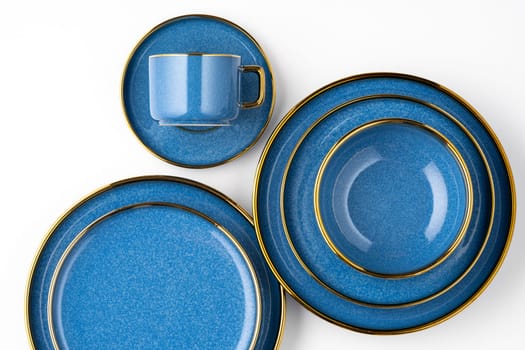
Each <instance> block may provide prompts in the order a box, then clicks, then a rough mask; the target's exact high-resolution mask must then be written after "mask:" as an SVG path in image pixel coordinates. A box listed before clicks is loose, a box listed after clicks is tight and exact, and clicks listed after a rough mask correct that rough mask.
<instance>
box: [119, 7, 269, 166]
mask: <svg viewBox="0 0 525 350" xmlns="http://www.w3.org/2000/svg"><path fill="white" fill-rule="evenodd" d="M209 33H213V35H209ZM191 52H199V53H223V54H234V55H239V56H241V64H243V65H259V66H261V67H262V68H263V69H264V73H265V77H266V91H265V100H264V102H263V103H262V105H261V106H259V107H257V108H249V109H242V110H241V111H240V113H239V116H238V117H237V118H236V119H235V120H233V121H232V125H230V126H224V127H216V128H212V129H206V130H203V129H197V130H195V129H188V128H180V127H172V126H171V127H170V126H160V125H159V124H158V123H157V121H155V120H153V118H152V117H151V116H150V111H149V92H148V57H149V56H150V55H155V54H164V53H191ZM242 79H243V80H242V86H243V89H242V99H243V100H244V101H253V100H255V98H256V97H257V93H258V84H259V82H258V81H257V79H256V78H255V77H254V74H243V76H242ZM274 98H275V92H274V82H273V77H272V70H271V66H270V63H269V61H268V59H267V58H266V55H265V54H264V52H263V50H262V48H261V47H260V45H259V44H258V43H257V42H256V41H255V39H254V38H253V37H252V36H251V35H250V34H248V33H247V32H246V31H245V30H244V29H242V28H240V27H239V26H237V25H236V24H234V23H231V22H230V21H228V20H225V19H222V18H219V17H214V16H209V15H186V16H180V17H176V18H173V19H170V20H168V21H166V22H164V23H161V24H159V25H158V26H156V27H155V28H153V29H152V30H151V31H150V32H149V33H148V34H146V36H145V37H144V38H143V39H142V40H140V42H139V43H138V44H137V46H136V47H135V48H134V49H133V52H132V53H131V55H130V58H129V60H128V62H127V64H126V67H125V70H124V76H123V79H122V104H123V107H124V112H125V114H126V117H127V121H128V123H129V125H130V127H131V129H132V131H133V132H134V133H135V135H136V136H137V137H138V139H139V140H140V141H141V142H142V144H143V145H144V146H145V147H146V148H147V149H148V150H150V151H151V152H152V153H153V154H154V155H156V156H157V157H159V158H160V159H162V160H164V161H167V162H169V163H171V164H174V165H179V166H183V167H189V168H205V167H211V166H216V165H220V164H223V163H225V162H228V161H230V160H233V159H235V158H237V157H239V156H240V155H242V154H243V153H244V152H246V151H247V150H248V149H249V148H250V147H251V146H253V145H254V144H255V142H256V141H257V140H258V139H259V137H260V136H261V135H262V133H263V131H264V129H265V128H266V126H267V125H268V121H269V119H270V117H271V114H272V110H273V105H274Z"/></svg>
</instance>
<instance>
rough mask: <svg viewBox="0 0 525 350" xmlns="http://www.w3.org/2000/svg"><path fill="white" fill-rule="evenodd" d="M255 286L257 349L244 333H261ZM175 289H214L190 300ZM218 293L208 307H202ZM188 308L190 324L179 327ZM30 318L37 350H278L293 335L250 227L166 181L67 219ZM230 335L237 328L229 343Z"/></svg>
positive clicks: (36, 269) (106, 196) (53, 235)
mask: <svg viewBox="0 0 525 350" xmlns="http://www.w3.org/2000/svg"><path fill="white" fill-rule="evenodd" d="M216 223H217V224H216ZM170 227H171V228H170ZM147 233H152V234H151V235H149V234H147ZM153 233H154V234H153ZM243 250H244V252H243ZM126 257H131V258H132V259H131V258H130V259H129V260H126ZM211 260H214V261H215V263H214V264H216V265H214V264H212V263H211ZM248 262H249V263H248ZM184 264H186V265H188V266H186V268H184V267H183V266H182V265H184ZM250 264H251V266H252V267H253V274H252V273H251V272H250V273H248V271H249V270H250V269H251V268H250ZM221 266H222V267H221ZM177 271H178V272H177ZM224 271H230V272H231V273H228V274H224ZM250 276H251V277H250ZM106 277H107V278H106ZM110 277H111V278H110ZM179 278H180V279H179ZM254 280H255V281H256V282H257V283H258V286H257V287H256V289H257V288H258V290H259V294H260V322H257V327H258V336H257V337H256V338H255V343H254V347H250V340H249V338H250V337H251V336H250V331H247V332H246V330H249V329H252V335H253V331H257V329H255V330H254V329H253V326H254V323H253V319H254V317H255V315H254V314H253V311H254V310H253V309H251V311H250V307H249V306H248V305H252V306H253V304H252V302H253V301H254V297H255V298H256V297H257V296H256V294H257V293H256V294H254V292H255V291H256V289H253V286H254V284H253V283H252V282H253V281H254ZM177 281H179V282H180V283H184V285H186V286H189V285H194V287H195V288H199V287H198V286H200V287H203V288H205V289H204V290H200V291H199V290H194V289H193V290H192V289H191V288H188V289H186V290H185V291H182V290H181V288H182V285H181V286H178V285H177ZM235 281H237V282H240V283H241V285H239V283H236V282H235ZM251 281H252V282H251ZM233 284H236V285H237V287H236V289H231V288H230V287H233ZM124 285H127V286H128V287H127V288H123V287H122V286H124ZM145 285H146V286H148V288H144V286H145ZM241 286H242V287H241ZM250 286H252V287H250ZM223 287H225V288H223ZM208 293H209V296H210V299H206V298H199V296H201V297H202V296H204V295H206V294H208ZM219 294H221V295H219ZM169 296H171V298H170V299H168V297H169ZM221 297H222V298H224V299H222V301H221V299H220V298H221ZM241 297H242V298H244V300H242V298H241ZM230 298H233V299H230ZM239 298H241V299H239ZM146 299H147V300H146ZM181 303H182V304H187V305H186V306H185V307H186V308H188V310H190V314H188V315H187V316H186V317H182V318H180V317H177V319H174V317H175V309H176V306H177V305H182V304H181ZM210 303H211V304H210ZM212 304H213V305H212ZM235 305H237V306H235ZM26 306H27V310H26V311H27V323H28V330H29V337H30V342H31V346H32V347H33V348H34V349H39V350H40V349H49V350H51V349H55V347H54V345H53V344H54V342H55V344H58V346H59V347H58V348H59V349H67V348H75V349H78V347H71V344H76V342H83V346H84V347H82V348H87V349H95V348H100V347H99V346H101V345H102V344H101V341H102V342H104V343H105V345H106V346H108V347H111V346H117V348H119V346H120V345H121V344H122V343H118V344H120V345H118V344H117V342H118V341H119V340H121V341H125V339H134V338H133V336H135V335H137V336H138V335H140V334H141V333H142V332H146V331H147V332H148V334H149V336H148V337H147V338H145V339H149V340H152V338H151V337H153V336H154V335H155V334H156V335H157V339H153V340H152V341H151V342H150V343H149V344H147V345H144V347H147V348H150V349H164V348H166V347H165V345H166V344H170V345H173V344H177V346H176V347H178V348H186V347H191V346H196V347H198V348H199V349H216V348H217V346H219V347H220V346H222V345H224V346H227V345H228V344H230V343H232V342H235V339H237V344H238V345H240V346H241V348H246V349H247V348H254V349H275V348H277V347H278V346H279V342H280V339H281V334H282V329H283V324H284V294H283V292H282V289H281V287H280V286H279V283H278V282H277V281H276V280H275V278H274V277H273V275H272V274H271V272H270V271H269V269H268V267H267V265H266V263H265V261H264V258H263V256H262V253H261V251H260V249H259V247H258V244H257V241H256V237H255V233H254V229H253V225H252V221H251V218H250V216H249V215H248V214H247V213H246V212H245V211H244V210H243V209H242V208H240V207H238V206H237V205H236V204H235V203H233V202H232V201H231V200H230V199H228V198H227V197H225V196H224V195H222V194H220V193H218V192H217V191H214V190H213V189H211V188H209V187H206V186H204V185H202V184H199V183H196V182H193V181H190V180H186V179H182V178H175V177H168V176H147V177H139V178H132V179H127V180H123V181H120V182H118V183H114V184H111V185H109V186H107V187H105V188H103V189H101V190H99V191H97V192H95V193H94V194H92V195H90V196H88V197H87V198H85V199H83V200H82V201H80V202H79V203H78V204H77V205H75V206H74V207H73V208H72V209H71V210H69V211H68V212H67V213H66V214H65V215H64V216H63V217H62V218H61V219H60V220H59V221H58V222H57V224H55V225H54V226H53V228H52V229H51V230H50V232H49V234H48V236H47V237H46V239H45V241H44V243H43V244H42V246H41V249H40V251H39V252H38V255H37V257H36V259H35V263H34V266H33V269H32V271H31V276H30V280H29V286H28V294H27V305H26ZM84 307H86V309H84ZM163 308H164V312H161V311H162V310H163ZM179 310H180V309H179ZM217 310H221V311H220V312H219V313H217V312H215V311H217ZM241 310H244V311H241ZM246 311H247V312H246ZM123 315H124V316H125V317H123V318H120V316H123ZM228 315H233V316H234V317H233V318H229V317H228ZM152 317H153V318H155V319H157V322H147V328H144V329H141V328H140V327H141V326H140V325H141V324H142V325H143V326H145V325H144V323H141V322H142V320H148V319H149V320H151V319H152ZM117 318H118V320H117ZM197 318H198V319H197ZM240 318H242V320H241V319H240ZM235 319H236V321H234V320H235ZM50 321H51V322H52V324H53V327H51V326H50V325H51V323H50ZM90 321H99V322H98V324H100V325H104V327H101V328H99V327H98V326H97V324H95V323H90ZM177 322H178V323H177ZM215 323H217V324H215ZM235 323H236V324H235ZM214 324H215V325H220V326H218V327H215V326H214ZM89 327H91V328H89ZM222 327H226V328H229V330H228V331H226V334H229V335H228V336H226V337H223V336H222V335H223V333H224V332H222V331H221V329H222ZM175 329H176V330H178V331H179V332H180V333H178V334H176V333H174V332H171V331H172V330H175ZM235 329H236V330H237V331H235ZM83 330H85V331H86V332H83ZM241 330H243V331H241ZM239 331H240V333H239ZM129 332H133V334H132V335H131V336H130V337H127V336H125V335H126V334H128V335H129ZM168 333H169V334H168ZM234 333H235V334H234ZM54 335H56V336H55V337H54ZM235 337H237V338H235ZM54 339H55V340H54ZM227 339H229V340H227ZM64 341H66V342H67V345H66V344H64ZM195 341H197V342H198V344H194V343H193V342H195ZM226 342H228V344H226ZM221 344H222V345H221Z"/></svg>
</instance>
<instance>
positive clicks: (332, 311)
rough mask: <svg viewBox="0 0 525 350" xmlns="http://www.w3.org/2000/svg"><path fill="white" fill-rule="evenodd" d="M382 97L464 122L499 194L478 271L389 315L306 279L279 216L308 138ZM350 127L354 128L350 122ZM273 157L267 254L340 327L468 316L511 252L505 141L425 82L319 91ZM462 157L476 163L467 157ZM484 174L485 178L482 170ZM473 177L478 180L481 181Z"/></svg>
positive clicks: (280, 132)
mask: <svg viewBox="0 0 525 350" xmlns="http://www.w3.org/2000/svg"><path fill="white" fill-rule="evenodd" d="M376 94H395V95H402V96H411V97H414V98H417V99H420V100H423V101H427V102H429V103H431V104H433V105H436V106H438V107H440V108H441V109H443V110H445V111H446V112H448V113H450V114H451V115H453V116H454V117H455V118H457V119H458V120H459V121H460V122H461V123H462V124H463V125H464V126H465V127H466V128H468V130H469V131H470V132H471V133H472V134H473V136H474V138H475V140H476V141H477V142H478V143H479V145H480V147H481V150H482V152H483V153H484V154H485V156H486V157H487V161H488V165H489V168H490V171H491V175H492V177H493V181H494V187H495V198H494V201H495V217H494V222H493V226H492V229H491V231H490V236H489V239H488V242H487V246H486V247H485V249H484V250H483V252H482V254H481V256H480V258H479V260H478V262H477V263H476V265H475V266H474V267H473V268H472V269H471V270H470V271H469V273H468V274H467V275H466V276H465V277H464V278H463V279H462V280H461V281H459V283H457V284H456V285H454V287H453V288H451V289H450V290H448V291H447V292H446V293H444V294H442V295H440V296H439V297H437V298H434V299H432V300H430V301H428V302H426V303H422V304H418V305H414V306H410V307H404V308H391V309H385V308H378V307H371V306H364V305H359V304H357V303H354V302H351V301H349V300H348V299H345V298H344V297H342V296H339V295H336V294H334V293H333V292H331V291H329V290H328V289H326V288H325V287H324V286H322V285H321V284H319V283H318V282H317V281H316V280H315V279H314V278H312V276H311V275H309V274H308V273H306V272H305V270H304V269H303V267H302V266H301V264H300V263H299V262H298V261H297V259H296V258H295V256H294V254H293V252H292V250H291V249H290V246H289V244H288V241H287V239H286V237H285V235H284V232H283V223H282V221H281V220H280V217H279V215H276V213H278V212H279V211H280V198H279V197H280V196H279V193H280V188H281V182H282V177H283V175H284V170H285V167H286V163H287V162H288V158H289V156H290V154H291V153H292V151H293V149H294V148H295V146H296V145H297V142H298V141H299V139H300V138H301V136H302V135H303V134H304V132H305V131H306V130H307V129H308V128H309V126H310V125H311V124H313V123H314V122H315V121H316V120H317V119H318V118H319V117H320V116H321V115H323V114H325V113H327V112H328V111H330V110H331V109H333V108H335V107H336V106H338V105H340V104H342V103H345V102H348V101H352V100H354V99H357V98H360V97H363V96H370V95H376ZM389 116H391V115H390V114H389ZM396 116H397V117H401V116H399V115H396ZM414 116H415V114H411V117H414ZM383 117H384V115H383ZM342 119H343V121H344V120H346V118H344V117H343V118H342ZM340 122H341V121H340ZM315 130H317V128H316V129H315ZM323 136H324V138H321V139H320V138H317V139H316V140H317V143H316V145H317V146H319V145H323V141H324V140H325V138H326V139H327V140H326V142H328V143H329V144H330V143H333V141H335V140H337V139H338V138H339V136H335V140H330V138H331V137H333V136H332V135H328V134H325V133H323ZM453 142H456V141H455V140H454V141H453ZM265 152H266V153H265V158H264V159H262V163H261V165H260V168H259V172H258V176H259V178H258V180H259V181H258V184H257V185H258V186H257V192H256V198H255V205H254V212H255V218H256V220H257V221H256V225H257V227H258V232H259V236H260V239H261V243H262V244H263V249H265V251H266V253H267V254H268V256H269V260H270V261H269V262H270V263H271V264H272V265H273V267H274V268H275V271H276V272H277V274H278V275H279V277H280V278H281V279H282V281H283V282H284V285H285V287H286V289H288V290H289V291H291V292H293V293H294V295H295V296H296V297H297V298H298V299H299V300H301V301H302V303H304V304H305V305H307V306H308V307H309V308H310V309H311V310H312V311H314V312H315V313H316V314H318V315H319V316H322V317H324V318H326V319H328V320H330V321H333V322H336V323H337V324H339V325H343V326H346V327H349V328H352V329H355V330H359V331H362V332H372V333H373V332H379V333H396V332H406V331H410V330H412V331H413V330H417V329H421V328H424V327H428V326H430V325H432V324H435V323H436V322H439V321H440V320H444V319H446V318H447V317H448V316H450V315H452V314H454V313H455V312H457V311H458V310H461V308H462V307H463V306H465V305H466V304H468V303H469V302H470V301H471V300H472V298H473V297H474V296H475V295H477V293H479V292H480V291H481V290H483V288H484V287H485V286H486V284H487V283H488V282H489V281H490V277H491V276H492V275H493V273H494V271H495V270H496V269H497V267H498V265H499V263H500V261H501V258H502V254H503V252H504V251H505V249H506V247H507V246H508V243H509V240H510V237H511V234H510V232H509V231H510V228H511V223H512V221H513V215H512V214H513V210H514V203H513V194H512V184H511V180H510V174H509V173H508V171H507V167H506V163H505V160H504V158H503V156H502V154H501V153H500V151H499V149H498V146H497V141H495V140H494V139H493V137H492V136H491V134H490V133H489V132H488V131H487V129H486V128H485V126H484V124H483V123H482V122H481V121H480V120H479V119H478V118H477V116H476V115H475V113H474V111H473V109H471V107H469V106H467V105H466V104H465V103H464V102H463V101H461V100H459V99H458V98H456V97H454V96H453V95H452V94H449V93H448V92H447V91H446V90H445V89H443V88H441V87H440V86H439V85H437V84H435V83H432V82H429V81H426V80H423V79H419V78H417V77H412V76H408V75H401V74H390V73H378V74H368V75H362V76H356V77H352V78H349V79H343V80H341V81H338V82H336V83H333V84H331V85H330V86H329V87H327V88H323V89H321V90H319V91H318V92H317V93H316V95H315V96H314V97H312V98H309V99H308V100H307V101H305V102H303V103H301V104H300V105H298V107H296V108H295V109H294V111H293V114H292V115H291V116H290V117H289V118H287V120H286V122H284V123H283V124H281V125H280V126H279V128H278V129H277V130H276V132H275V133H274V134H273V135H272V143H270V144H269V145H268V146H267V148H266V149H265ZM462 155H463V156H464V157H467V156H470V155H469V154H465V153H462ZM480 171H481V172H483V170H481V169H480ZM473 177H477V175H476V174H473ZM473 180H474V179H473ZM303 189H305V188H303ZM479 195H481V193H479V194H478V196H479ZM485 195H486V194H485ZM295 200H296V203H294V205H296V206H297V207H301V206H300V205H298V204H297V203H298V202H299V201H300V200H301V198H295ZM485 228H486V227H485ZM475 229H481V228H475ZM475 236H478V235H475ZM317 257H324V255H323V254H322V253H319V252H318V253H317ZM441 266H444V265H443V264H442V265H440V266H438V267H437V268H436V269H433V270H432V271H431V272H434V271H437V270H438V268H439V267H441ZM457 270H459V268H458V267H456V266H454V269H452V270H450V271H451V272H454V271H457ZM336 280H338V279H337V278H336ZM383 280H384V281H385V282H384V283H385V284H388V283H389V280H387V279H383ZM355 285H356V286H357V288H356V289H357V291H358V292H360V293H361V294H362V295H365V296H366V295H369V293H371V294H372V293H374V285H373V284H369V283H356V284H355ZM376 293H380V294H381V293H387V294H388V293H389V289H388V288H381V289H379V290H376Z"/></svg>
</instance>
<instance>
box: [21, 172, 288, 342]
mask: <svg viewBox="0 0 525 350" xmlns="http://www.w3.org/2000/svg"><path fill="white" fill-rule="evenodd" d="M145 181H166V182H173V183H178V184H183V185H188V186H193V187H196V188H198V189H200V190H203V191H205V192H208V193H209V194H211V195H214V196H216V197H217V198H219V199H221V200H223V201H224V202H225V203H227V204H229V205H230V206H231V207H233V208H234V209H235V210H236V211H237V212H239V214H241V216H243V217H244V218H245V219H246V220H247V221H248V223H249V224H250V225H251V226H252V227H254V231H255V225H254V220H253V217H252V216H251V215H250V214H249V213H248V211H247V210H246V209H244V208H243V207H242V206H241V205H239V204H238V203H237V202H235V201H234V200H233V199H231V198H230V197H228V196H227V195H225V194H224V193H222V192H220V191H219V190H217V189H215V188H213V187H210V186H208V185H206V184H204V183H201V182H198V181H195V180H191V179H188V178H184V177H180V176H172V175H141V176H135V177H129V178H125V179H122V180H118V181H114V182H111V183H109V184H106V185H103V186H100V187H98V188H97V189H95V190H94V191H92V192H90V193H88V194H87V195H85V196H84V197H82V198H81V199H80V200H78V201H77V202H76V203H74V204H73V205H71V206H70V207H69V208H68V209H66V211H64V212H63V214H61V215H60V216H59V217H58V218H57V219H55V221H54V222H53V223H52V225H51V226H50V228H49V229H48V230H47V232H46V233H45V234H44V237H43V238H42V239H41V241H40V243H39V245H38V249H37V250H36V252H35V255H34V257H33V259H32V262H31V267H30V269H29V274H28V276H27V280H26V287H25V296H24V323H25V329H26V336H27V339H28V342H29V346H30V348H31V349H32V350H38V349H37V348H36V346H35V342H34V339H33V333H32V332H31V325H30V321H29V320H30V315H29V314H30V309H29V300H30V293H31V286H32V281H33V277H34V276H35V272H36V268H37V265H38V261H39V258H40V256H41V254H42V252H43V250H44V248H45V247H46V245H47V243H48V242H49V240H50V239H51V237H52V236H53V233H54V232H55V231H56V229H57V228H58V227H59V226H60V225H61V224H62V223H63V222H64V221H65V220H66V219H67V218H68V217H69V215H71V214H72V213H73V212H74V211H75V210H77V209H78V208H79V207H81V206H82V205H84V204H85V203H86V202H88V201H90V200H91V199H93V198H95V197H97V196H98V195H100V194H102V193H104V192H107V191H111V190H113V189H116V188H118V187H120V186H123V185H128V184H133V183H138V182H145ZM254 240H255V241H254V243H258V242H257V241H256V236H255V237H254ZM263 258H264V256H263ZM264 260H265V259H264ZM269 272H270V273H271V271H269ZM274 277H275V275H274ZM277 282H278V280H277ZM279 294H280V299H279V300H280V304H281V307H280V310H279V311H280V312H279V314H280V322H279V329H278V332H277V336H276V338H275V341H274V345H273V347H272V349H274V350H277V349H279V347H280V345H281V342H282V339H283V336H284V328H285V324H286V291H285V289H284V288H283V286H282V285H281V284H280V283H279Z"/></svg>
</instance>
